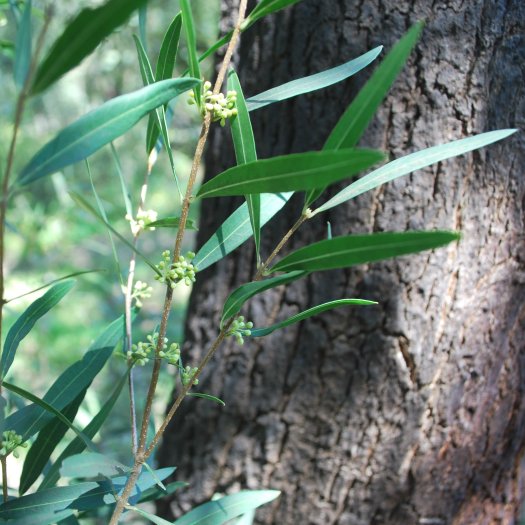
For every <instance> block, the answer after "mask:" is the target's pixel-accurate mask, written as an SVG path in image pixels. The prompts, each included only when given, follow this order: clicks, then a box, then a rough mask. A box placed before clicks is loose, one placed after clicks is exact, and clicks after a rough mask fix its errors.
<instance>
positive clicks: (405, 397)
mask: <svg viewBox="0 0 525 525" xmlns="http://www.w3.org/2000/svg"><path fill="white" fill-rule="evenodd" d="M236 4H237V2H236V1H233V0H227V1H223V7H224V13H225V15H227V14H228V13H230V12H231V11H232V9H233V6H234V5H236ZM421 18H425V19H426V20H427V26H426V28H425V30H424V33H423V37H422V39H421V41H420V43H419V45H418V47H417V49H416V51H415V52H414V53H413V55H412V57H411V59H410V62H409V64H408V66H407V67H406V68H405V70H404V71H403V73H402V74H401V76H400V78H399V80H398V81H397V83H396V84H395V87H394V89H393V90H392V91H391V93H390V95H389V96H388V99H387V100H386V101H385V103H384V104H383V106H382V109H381V111H380V112H379V114H378V116H377V118H376V119H375V120H374V122H373V124H372V126H371V127H370V129H369V131H368V132H367V134H366V137H365V138H364V140H363V141H362V142H361V144H362V145H367V146H372V147H379V148H382V149H384V150H386V151H388V152H390V154H391V156H392V157H397V156H401V155H403V154H406V153H408V152H412V151H415V150H417V149H421V148H424V147H428V146H431V145H434V144H438V143H442V142H446V141H448V140H452V139H456V138H461V137H464V136H467V135H470V134H473V133H478V132H483V131H487V130H491V129H497V128H504V127H523V121H524V115H525V111H524V108H525V102H524V101H525V96H524V95H525V89H524V86H525V82H524V73H525V66H524V64H525V4H524V3H523V1H522V0H485V1H483V0H473V1H469V2H464V1H463V0H448V1H446V2H445V1H444V2H430V1H429V0H415V1H413V2H409V1H406V0H395V1H393V0H369V1H366V2H359V1H356V0H330V1H328V0H324V1H319V0H304V1H303V2H300V3H299V4H297V5H296V6H295V7H294V8H293V9H288V10H287V11H285V12H282V14H279V15H278V16H274V17H272V18H270V19H268V20H265V21H264V22H263V23H260V24H259V25H258V26H254V27H253V28H252V29H251V30H250V31H249V32H248V33H246V35H244V36H243V39H242V50H241V52H240V54H239V56H238V57H237V58H238V60H237V63H238V69H239V71H240V76H241V81H243V84H244V86H245V92H246V93H247V94H248V95H251V94H255V93H257V92H260V91H262V90H263V89H266V88H269V87H271V86H274V85H277V84H280V83H282V82H284V81H286V80H289V79H291V78H297V77H300V76H304V75H307V74H311V73H314V72H317V71H320V70H322V69H325V68H328V67H331V66H335V65H337V64H339V63H341V62H343V61H345V60H348V59H349V58H351V57H355V56H357V55H359V54H361V53H363V52H365V51H366V50H368V49H371V48H372V47H374V46H376V45H379V44H385V46H386V48H387V49H389V48H390V47H391V45H392V43H393V42H394V41H395V40H397V39H398V38H399V37H400V36H401V35H402V34H403V32H404V31H406V30H407V28H408V27H409V26H410V25H411V23H413V22H414V21H416V20H418V19H421ZM368 75H369V72H368V73H367V72H364V73H361V74H359V75H358V76H357V77H356V78H354V79H353V80H351V81H348V82H346V83H344V84H343V85H339V86H337V87H333V88H330V89H327V90H324V91H322V92H318V93H316V94H311V95H308V96H304V97H302V98H299V99H296V100H293V101H292V102H290V103H287V104H280V105H278V106H275V107H274V106H271V107H269V108H266V109H264V110H260V111H258V112H256V113H254V114H253V116H252V118H253V121H254V129H255V134H256V141H257V144H258V150H259V154H260V157H268V156H270V155H275V154H280V153H286V152H297V151H305V150H310V149H316V148H319V147H320V146H321V145H322V143H323V141H324V139H325V138H326V136H327V134H328V132H329V130H330V129H331V127H332V126H333V125H334V124H335V122H336V121H337V119H338V117H339V115H340V114H341V113H342V111H343V109H344V108H345V106H346V104H347V103H348V102H349V101H350V100H351V98H352V97H353V96H354V95H355V93H356V92H357V90H358V88H359V87H360V86H361V85H362V84H363V82H364V79H365V78H366V77H367V76H368ZM523 146H524V137H523V134H518V135H517V136H514V137H513V139H512V140H507V141H506V142H505V143H501V144H498V145H495V146H492V147H490V148H488V149H486V150H483V151H481V152H478V153H474V154H471V155H468V156H465V157H463V158H460V159H457V160H453V161H447V162H445V163H443V164H440V165H438V166H437V167H434V168H433V169H428V170H426V171H425V172H424V173H421V172H420V173H417V174H415V175H413V176H410V177H407V178H404V179H402V180H399V181H396V182H395V183H391V184H389V185H387V186H385V187H383V188H381V189H380V190H378V191H376V192H374V193H369V194H365V195H363V196H361V197H360V198H358V199H357V200H355V201H353V202H352V203H351V204H349V205H347V206H343V207H339V208H336V209H334V210H333V213H330V215H329V216H326V217H325V218H324V219H325V220H330V222H331V225H332V230H333V233H334V235H340V234H347V233H350V232H371V231H384V230H406V229H452V230H461V231H462V233H463V239H462V241H461V242H460V243H459V244H458V245H454V246H450V247H449V248H446V249H441V250H437V251H436V252H435V253H425V254H421V255H418V256H413V257H404V258H400V259H398V260H395V261H391V262H386V263H383V264H374V265H370V266H368V267H360V268H357V269H352V270H351V271H344V272H342V271H341V272H327V273H322V274H318V275H315V276H312V277H311V278H310V279H308V280H307V281H305V282H303V283H295V284H294V285H293V286H290V287H288V288H286V290H277V291H273V292H268V293H266V294H265V295H264V296H261V297H260V298H257V299H256V300H254V301H252V303H251V304H250V306H249V308H248V309H247V312H246V313H247V317H248V318H249V319H251V320H253V321H254V322H255V324H256V325H266V324H268V318H269V317H270V318H272V317H278V318H283V317H285V316H288V315H290V314H293V313H296V312H297V311H299V310H303V309H305V308H307V307H309V306H311V305H313V304H318V303H321V302H323V301H326V300H329V299H335V298H340V297H363V298H369V299H376V300H378V301H379V302H380V306H379V307H377V308H366V309H364V308H363V309H353V308H348V309H339V310H337V311H334V312H333V313H330V314H328V313H327V314H323V315H322V316H320V317H317V318H314V319H312V320H311V321H309V322H305V323H303V324H301V325H300V326H295V327H290V328H288V329H286V330H285V331H280V332H276V333H274V334H272V335H271V336H269V337H267V338H264V339H262V340H252V341H249V342H248V343H246V344H245V345H244V346H243V347H239V346H236V345H235V344H232V343H231V342H230V343H229V344H228V345H226V346H225V347H223V348H222V349H221V350H220V352H219V353H218V355H217V356H216V358H215V359H214V362H213V365H212V366H210V368H209V369H208V370H207V371H206V374H205V376H204V378H203V380H202V381H201V386H202V391H205V392H211V393H213V394H215V395H218V396H220V397H221V398H223V399H225V400H226V403H227V406H226V408H223V409H221V408H218V407H216V406H214V405H213V404H211V403H206V402H203V401H202V400H188V401H187V402H186V403H185V405H184V407H183V409H182V410H181V412H180V413H179V414H178V415H177V416H176V418H175V420H174V422H173V424H172V426H171V428H170V433H169V435H168V436H167V437H166V439H165V441H164V443H163V448H162V451H161V453H160V454H159V457H161V458H162V461H163V462H164V463H166V464H170V465H177V466H178V471H177V479H180V480H186V481H189V482H190V484H191V486H190V489H188V490H187V491H186V492H185V493H182V492H181V493H180V494H177V496H176V498H174V499H173V500H172V501H170V502H165V503H163V504H162V505H161V511H162V512H163V513H164V515H165V516H168V517H171V516H173V515H177V514H179V513H180V512H181V510H187V509H188V508H189V507H190V506H191V505H194V504H195V503H198V502H202V501H203V500H206V499H208V498H210V497H211V496H212V495H213V493H214V492H230V491H236V490H239V489H241V488H252V489H254V488H275V489H281V490H282V491H283V492H282V495H281V497H280V499H279V500H278V501H277V502H276V503H275V504H274V505H273V506H269V507H267V508H266V509H264V510H261V512H260V514H259V516H260V517H259V518H258V519H259V520H260V523H265V524H270V523H271V524H279V525H297V524H299V523H301V524H303V523H304V524H306V523H308V524H323V525H326V524H338V525H344V524H352V525H365V524H367V525H368V524H378V525H379V524H385V523H389V524H391V525H397V524H398V525H407V524H434V525H445V524H455V525H460V524H479V525H482V524H487V525H488V524H495V523H501V524H511V523H516V522H517V516H518V507H519V503H520V501H521V499H522V498H523V493H524V490H523V484H524V482H525V469H524V467H525V463H524V461H525V459H524V454H523V452H524V445H525V410H524V409H525V407H524V400H525V396H524V390H525V379H524V375H525V348H524V346H525V345H524V341H525V309H524V304H525V301H524V298H525V262H524V261H525V243H524V235H523V231H524V220H525V215H524V208H525V179H524V177H523V166H524V160H525V153H524V152H525V148H524V147H523ZM231 149H232V148H231V145H230V140H229V137H228V133H227V132H226V131H220V130H219V132H217V133H216V134H215V135H214V137H213V141H212V145H211V149H210V153H209V156H208V173H209V174H210V175H212V174H215V173H218V172H219V170H220V169H222V168H223V167H225V166H228V165H231V164H232V163H233V160H232V151H231ZM300 206H301V202H300V199H296V200H294V201H293V202H292V204H291V205H290V206H289V207H288V208H287V209H285V211H284V212H283V213H281V214H280V215H279V216H278V217H277V218H276V219H275V220H274V221H273V222H272V223H270V225H269V227H267V228H266V233H265V235H264V251H265V253H266V254H267V253H268V250H269V249H270V248H271V247H272V246H274V245H275V243H276V241H277V240H278V239H280V236H282V234H283V233H284V232H285V231H286V230H287V229H288V228H289V226H290V225H291V224H292V223H293V221H294V219H295V218H296V217H297V215H298V212H299V210H300ZM233 208H234V204H233V203H231V202H230V203H225V202H224V201H222V200H221V201H219V200H207V201H205V202H204V203H203V214H202V216H203V220H204V222H203V225H202V228H201V230H200V234H199V242H200V243H202V242H203V241H205V240H206V239H207V238H208V237H209V235H210V234H211V233H212V232H213V231H214V230H215V229H216V227H217V226H218V225H219V224H220V222H221V221H222V220H223V219H224V217H225V216H226V215H227V214H228V213H229V212H230V211H231V210H232V209H233ZM325 235H326V223H325V222H324V221H323V220H322V219H321V220H317V221H315V222H314V221H312V223H311V224H308V225H307V226H306V227H304V228H303V229H302V230H300V231H299V233H298V234H297V235H296V237H295V238H294V239H293V241H292V242H291V244H290V246H289V247H288V249H291V248H293V247H298V246H300V245H303V244H304V243H306V242H311V241H314V240H319V239H321V238H323V237H324V236H325ZM253 267H254V256H253V248H252V246H248V245H247V246H245V247H244V248H243V249H242V250H240V251H238V252H236V253H235V254H233V255H232V256H231V257H230V258H229V259H228V260H225V261H222V262H221V263H220V264H218V265H216V266H213V267H212V268H210V269H208V270H207V271H204V272H202V274H200V275H199V278H198V281H197V284H196V286H195V289H194V292H193V295H192V299H191V305H190V310H189V321H188V326H187V339H188V342H187V343H186V346H187V348H191V352H192V355H193V356H195V357H196V356H197V355H199V354H200V353H201V352H202V351H203V348H204V347H205V345H206V344H207V343H208V341H210V340H211V339H212V338H213V337H214V336H215V333H216V328H215V327H216V326H217V320H218V314H219V311H220V308H221V305H222V303H223V300H224V299H225V297H226V295H227V293H228V290H231V289H232V288H233V287H235V286H237V285H239V284H240V283H243V282H246V281H247V280H248V279H249V278H250V275H252V273H253ZM210 318H212V319H213V321H214V322H210Z"/></svg>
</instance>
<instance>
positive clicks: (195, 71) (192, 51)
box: [180, 0, 201, 107]
mask: <svg viewBox="0 0 525 525" xmlns="http://www.w3.org/2000/svg"><path fill="white" fill-rule="evenodd" d="M180 9H181V12H182V25H183V26H184V32H185V33H186V43H187V47H188V63H189V65H190V75H191V76H192V77H193V78H199V79H200V78H201V71H200V67H199V59H198V55H197V39H196V38H195V25H194V23H193V16H192V14H191V6H190V2H189V0H180ZM193 91H194V92H195V101H196V102H197V106H198V107H200V105H201V89H200V86H197V87H196V88H195V89H194V90H193Z"/></svg>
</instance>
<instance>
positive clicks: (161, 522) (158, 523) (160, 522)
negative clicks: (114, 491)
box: [128, 507, 173, 525]
mask: <svg viewBox="0 0 525 525" xmlns="http://www.w3.org/2000/svg"><path fill="white" fill-rule="evenodd" d="M128 508H129V509H130V510H133V511H135V512H136V513H137V514H140V515H141V516H144V517H145V518H147V519H148V520H149V521H151V522H152V523H155V525H172V523H173V522H171V521H167V520H165V519H164V518H160V517H159V516H155V515H154V514H151V513H150V512H146V511H145V510H143V509H141V508H139V507H128Z"/></svg>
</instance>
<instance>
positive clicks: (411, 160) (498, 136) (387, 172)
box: [313, 129, 517, 215]
mask: <svg viewBox="0 0 525 525" xmlns="http://www.w3.org/2000/svg"><path fill="white" fill-rule="evenodd" d="M516 131H517V130H516V129H502V130H499V131H490V132H488V133H482V134H480V135H475V136H473V137H469V138H466V139H461V140H455V141H453V142H449V143H448V144H442V145H440V146H434V147H432V148H427V149H424V150H421V151H417V152H416V153H412V154H410V155H406V156H405V157H401V158H400V159H396V160H394V161H392V162H389V163H388V164H385V165H384V166H381V167H380V168H378V169H377V170H374V171H373V172H372V173H369V174H368V175H365V176H364V177H361V178H360V179H358V180H356V181H355V182H353V183H352V184H350V185H349V186H347V187H346V188H344V189H343V190H341V191H340V192H339V193H337V195H335V196H334V197H332V198H331V199H330V200H329V201H328V202H326V203H325V204H323V205H322V206H320V207H319V208H318V209H317V210H315V211H314V212H313V214H314V215H315V214H316V213H319V212H322V211H326V210H329V209H330V208H333V207H334V206H337V205H339V204H342V203H343V202H346V201H347V200H350V199H353V198H355V197H357V196H358V195H361V194H362V193H365V192H366V191H370V190H372V189H374V188H377V187H378V186H381V184H385V183H386V182H389V181H391V180H394V179H397V178H398V177H402V176H404V175H408V174H409V173H412V172H413V171H416V170H419V169H422V168H425V167H427V166H430V165H431V164H435V163H436V162H441V161H443V160H446V159H449V158H451V157H456V156H457V155H462V154H464V153H467V152H469V151H472V150H475V149H478V148H482V147H483V146H487V145H488V144H492V143H493V142H496V141H498V140H502V139H504V138H506V137H508V136H510V135H512V134H513V133H516Z"/></svg>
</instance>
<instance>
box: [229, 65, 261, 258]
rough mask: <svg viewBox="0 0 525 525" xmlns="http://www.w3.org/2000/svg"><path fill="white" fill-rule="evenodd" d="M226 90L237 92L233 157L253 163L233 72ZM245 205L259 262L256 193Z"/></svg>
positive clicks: (252, 149)
mask: <svg viewBox="0 0 525 525" xmlns="http://www.w3.org/2000/svg"><path fill="white" fill-rule="evenodd" d="M228 89H230V90H234V91H236V92H237V104H236V108H237V116H236V117H235V118H233V119H232V120H231V130H232V138H233V145H234V148H235V157H236V158H237V165H241V164H246V163H248V162H255V161H256V160H257V150H256V149H255V138H254V136H253V129H252V123H251V121H250V115H249V114H248V109H247V107H246V101H245V100H244V94H243V92H242V87H241V83H240V82H239V77H238V76H237V73H235V71H231V72H230V74H229V76H228ZM245 198H246V204H247V206H248V213H249V214H250V223H251V225H252V230H253V239H254V241H255V253H256V257H257V262H260V245H261V196H260V195H259V194H258V193H255V194H253V195H246V196H245Z"/></svg>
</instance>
